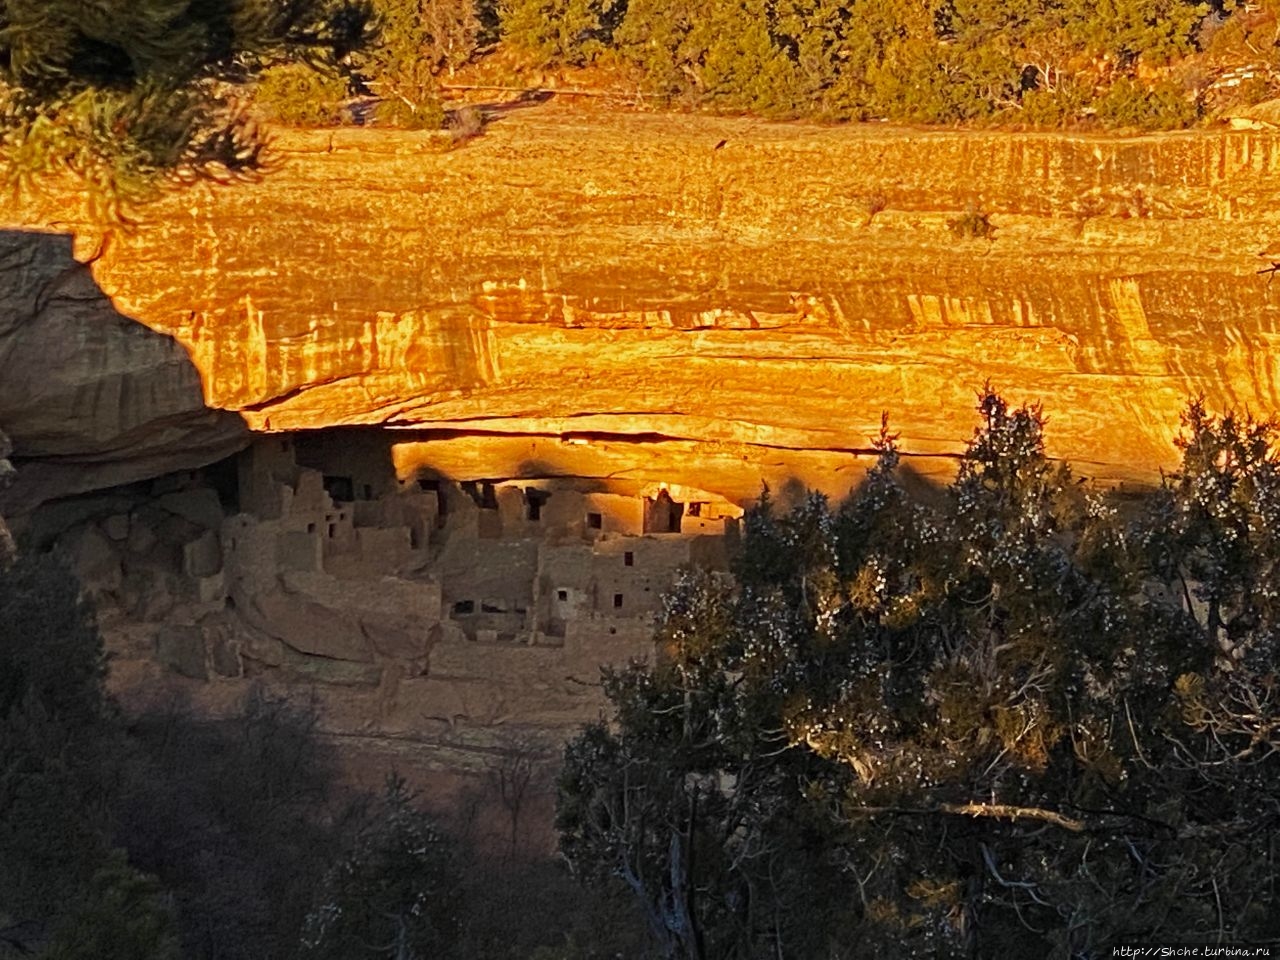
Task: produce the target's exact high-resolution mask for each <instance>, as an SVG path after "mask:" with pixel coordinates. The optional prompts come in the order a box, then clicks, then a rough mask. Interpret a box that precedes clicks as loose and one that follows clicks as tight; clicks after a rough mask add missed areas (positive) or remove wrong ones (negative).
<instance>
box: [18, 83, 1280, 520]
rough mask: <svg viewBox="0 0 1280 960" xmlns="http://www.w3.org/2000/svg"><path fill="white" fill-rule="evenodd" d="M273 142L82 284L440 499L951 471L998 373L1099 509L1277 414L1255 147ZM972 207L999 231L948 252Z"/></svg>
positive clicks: (241, 393) (635, 138)
mask: <svg viewBox="0 0 1280 960" xmlns="http://www.w3.org/2000/svg"><path fill="white" fill-rule="evenodd" d="M720 140H725V141H726V142H725V144H724V146H723V147H722V148H720V149H714V148H715V146H716V144H717V143H718V142H719V141H720ZM278 148H279V149H278V152H279V156H280V158H281V160H282V164H281V168H280V169H279V170H278V171H277V172H275V173H273V174H272V175H271V176H270V177H268V178H267V179H266V180H265V181H264V182H263V183H261V184H258V185H249V186H243V185H241V186H236V187H233V188H207V187H198V188H195V189H193V190H189V191H186V192H183V193H181V194H180V195H176V196H174V197H173V198H171V199H170V200H167V201H165V202H164V203H163V204H161V205H160V206H159V207H155V208H150V209H148V211H147V222H146V223H145V224H144V225H143V226H142V227H141V228H140V229H138V230H137V231H135V232H133V233H131V234H127V235H123V234H122V235H119V236H116V237H115V238H113V241H112V242H111V243H109V244H108V245H107V249H106V253H105V255H104V256H103V257H102V258H101V259H100V260H99V261H98V262H97V263H95V264H94V265H93V274H94V277H95V278H96V280H97V281H98V283H99V284H100V285H101V286H102V288H103V289H104V290H106V291H107V293H108V294H109V295H110V296H111V297H112V299H113V300H114V303H115V305H116V307H117V308H118V309H119V310H121V311H122V312H123V313H125V314H126V315H128V316H131V317H134V318H136V319H138V320H140V321H141V322H143V323H145V324H146V325H147V326H149V327H151V328H152V329H153V330H156V331H159V332H162V333H165V334H171V335H173V336H174V337H175V338H176V339H177V340H178V341H179V342H180V343H182V344H183V345H184V346H186V348H187V349H188V350H189V352H190V354H191V356H192V358H193V360H194V361H195V364H196V366H197V368H198V369H199V371H200V373H201V376H202V378H203V383H204V391H205V397H206V400H207V402H208V403H209V404H210V405H212V406H214V407H220V408H224V409H227V410H234V411H238V412H239V413H240V414H241V415H242V416H243V417H244V418H245V420H246V421H247V422H248V424H249V425H250V426H251V427H252V428H253V429H255V430H270V431H282V430H295V429H302V428H315V427H324V426H333V425H339V424H386V425H390V426H394V427H401V428H406V429H415V430H423V431H428V432H427V433H422V434H418V435H416V436H415V437H414V439H415V440H436V441H438V442H437V443H434V444H428V445H426V446H420V447H418V450H419V452H420V455H421V456H420V459H421V461H422V464H423V465H427V466H433V467H435V468H437V469H439V470H440V471H441V472H443V473H447V474H448V475H451V476H454V477H457V478H461V479H468V478H479V477H519V476H525V475H529V476H533V475H547V474H556V473H568V474H575V475H580V476H604V475H611V476H622V475H625V476H626V477H627V478H629V479H634V480H637V481H640V482H645V481H656V480H662V481H671V482H677V483H689V484H691V485H694V486H697V487H699V488H702V489H706V490H710V491H713V492H715V493H718V494H720V495H723V496H725V497H728V498H730V499H734V500H737V501H740V502H741V501H744V500H746V499H749V498H751V497H753V496H755V495H756V494H757V493H758V491H759V489H760V483H761V482H762V481H769V482H770V483H773V484H779V483H785V482H786V481H787V480H788V479H792V478H794V479H798V480H800V481H801V482H803V483H806V484H809V485H812V486H817V487H820V488H822V489H825V490H828V491H831V492H839V491H841V490H844V489H847V488H848V487H849V485H850V484H851V483H852V482H854V481H856V478H857V477H858V476H859V475H860V474H861V472H862V469H863V468H864V467H865V465H866V463H867V462H868V459H867V455H866V451H867V448H868V446H869V444H868V438H869V437H870V436H871V435H873V434H874V433H875V432H876V430H877V428H878V425H879V420H880V415H881V411H883V410H888V411H889V413H890V415H891V418H892V424H893V427H894V429H895V430H897V431H899V432H900V433H901V435H902V436H901V443H902V446H903V447H904V449H905V451H906V452H907V453H908V454H909V455H910V454H916V455H920V457H921V459H920V460H919V461H917V467H918V468H919V469H922V470H924V471H925V472H945V471H946V470H947V469H948V463H949V459H948V458H947V457H946V456H943V457H938V455H951V454H955V453H956V452H957V451H959V450H960V449H962V448H963V444H964V442H965V440H966V439H967V437H968V436H969V435H970V433H971V430H972V425H973V419H974V418H973V411H972V406H973V398H974V394H975V391H977V390H978V389H979V388H980V387H981V386H982V384H983V382H984V381H986V380H988V379H989V380H990V381H991V382H992V383H993V384H994V385H995V386H996V387H997V388H998V389H999V390H1000V391H1002V392H1003V393H1004V394H1005V396H1006V397H1007V398H1008V399H1010V400H1012V401H1015V402H1016V401H1022V400H1032V401H1040V402H1042V403H1043V404H1044V406H1045V409H1046V411H1047V412H1048V414H1049V417H1050V423H1049V435H1048V440H1049V446H1050V451H1051V453H1053V454H1054V455H1057V456H1061V457H1065V458H1068V459H1069V460H1071V461H1072V463H1073V464H1074V466H1075V467H1076V469H1077V470H1078V471H1079V472H1081V473H1083V474H1085V475H1088V476H1091V477H1095V478H1097V479H1099V480H1101V481H1104V482H1105V481H1122V480H1129V481H1139V482H1147V481H1151V480H1153V479H1154V478H1156V477H1157V476H1158V471H1159V469H1160V468H1161V467H1162V466H1168V465H1169V464H1170V463H1171V462H1172V458H1173V454H1174V449H1173V447H1172V445H1171V439H1172V437H1173V435H1174V433H1175V431H1176V428H1177V419H1178V412H1179V410H1180V408H1181V407H1182V406H1183V405H1184V403H1185V400H1186V398H1187V397H1188V396H1190V395H1193V394H1201V393H1202V394H1204V395H1205V396H1206V397H1207V398H1208V400H1209V402H1210V403H1211V404H1212V405H1213V406H1215V407H1225V406H1234V407H1237V408H1243V407H1248V408H1249V409H1251V410H1253V411H1255V412H1266V411H1271V410H1273V409H1277V408H1280V396H1278V395H1277V390H1276V361H1275V354H1274V352H1273V349H1272V348H1273V343H1274V340H1275V337H1276V332H1275V331H1276V323H1277V316H1278V314H1277V309H1278V305H1280V287H1277V288H1273V287H1272V286H1270V285H1269V284H1268V282H1267V278H1266V277H1260V276H1258V275H1257V274H1256V273H1255V271H1256V270H1257V268H1258V267H1260V266H1265V265H1266V263H1263V262H1261V261H1259V260H1258V257H1257V252H1258V251H1259V250H1261V249H1263V247H1264V246H1266V245H1267V243H1268V241H1269V240H1270V239H1272V237H1273V235H1274V234H1276V233H1280V213H1277V210H1280V206H1278V205H1277V203H1276V201H1277V199H1280V187H1278V186H1277V184H1280V180H1277V176H1276V175H1277V173H1278V172H1280V170H1278V168H1280V139H1277V137H1275V136H1274V135H1271V134H1266V133H1255V132H1248V133H1224V132H1215V133H1188V134H1176V135H1165V136H1158V137H1144V138H1134V139H1118V138H1090V137H1079V136H1066V135H1058V134H1026V135H1009V134H1001V135H987V134H983V133H973V132H963V133H961V132H918V131H911V130H901V129H898V130H890V129H885V128H880V127H877V126H869V125H862V126H851V127H839V128H821V127H815V126H799V125H782V124H767V123H756V122H752V121H745V120H724V119H721V120H716V119H707V118H689V117H672V116H664V117H659V116H645V115H624V116H593V115H587V116H574V115H570V114H568V113H564V112H557V108H555V107H554V106H552V107H547V108H539V109H530V110H527V111H513V112H511V113H510V114H507V115H506V116H504V117H503V118H502V119H501V120H499V121H498V122H496V123H494V124H492V125H491V126H490V127H489V128H488V129H487V131H486V133H485V135H484V136H483V137H482V138H480V139H478V140H475V141H473V142H470V143H468V144H467V145H465V146H463V147H460V148H457V149H453V150H446V149H443V147H442V146H441V142H440V140H439V139H438V137H433V136H432V135H429V134H412V133H396V132H382V131H371V130H342V131H334V132H314V133H289V134H283V135H281V137H280V140H279V143H278ZM966 210H970V211H972V212H975V213H978V214H984V213H985V214H989V215H990V223H991V224H992V225H993V226H994V228H995V233H994V238H993V239H990V240H988V239H980V238H979V239H974V238H970V237H966V236H964V235H963V232H962V231H958V230H952V229H949V227H948V223H949V221H952V220H955V219H957V218H960V217H961V216H962V215H963V214H964V213H965V211H966ZM52 215H53V208H52V207H50V208H49V209H47V210H44V211H43V212H42V211H39V210H34V209H33V210H29V211H27V213H26V214H24V216H26V217H27V218H28V220H29V219H30V218H31V217H39V216H44V217H45V218H46V219H51V218H52ZM958 233H959V234H960V235H957V234H958ZM96 245H97V240H96V238H95V237H92V236H86V237H83V238H82V240H81V246H82V247H83V248H84V250H85V252H86V253H88V252H91V251H92V249H93V248H94V247H95V246H96Z"/></svg>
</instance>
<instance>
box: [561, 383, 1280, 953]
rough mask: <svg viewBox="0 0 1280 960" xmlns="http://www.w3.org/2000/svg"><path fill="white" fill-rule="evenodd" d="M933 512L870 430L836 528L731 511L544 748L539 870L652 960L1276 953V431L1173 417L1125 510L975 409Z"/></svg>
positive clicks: (1037, 436) (1014, 421)
mask: <svg viewBox="0 0 1280 960" xmlns="http://www.w3.org/2000/svg"><path fill="white" fill-rule="evenodd" d="M980 412H981V417H982V425H981V427H980V428H979V429H978V430H977V431H976V433H975V435H974V437H973V439H972V441H971V442H970V444H969V447H968V451H967V452H966V454H965V455H964V458H963V460H962V462H961V464H960V469H959V475H958V477H957V479H956V481H955V482H954V484H952V485H951V487H950V488H949V490H948V491H947V495H946V497H945V502H944V503H942V504H941V505H929V504H925V503H921V502H917V501H915V500H913V499H912V498H911V497H910V496H908V495H907V493H906V491H905V490H904V488H903V486H902V483H901V479H900V476H899V469H898V452H897V448H896V444H895V442H894V439H893V437H892V436H891V435H889V434H888V432H887V430H886V431H885V432H883V433H882V434H881V436H880V438H879V441H878V446H879V448H880V459H879V464H878V466H877V467H876V468H875V469H874V470H872V472H871V473H870V475H869V476H868V478H867V480H866V482H865V484H864V486H863V487H862V488H861V489H860V490H859V491H858V492H857V493H856V495H854V496H853V497H852V498H851V499H850V500H849V502H847V503H846V504H844V505H843V506H842V507H841V508H840V509H838V510H833V509H831V508H830V507H829V505H828V504H827V502H826V500H825V499H824V498H823V497H821V496H819V495H812V496H810V497H809V498H808V499H807V500H806V501H804V502H803V503H802V504H800V505H799V506H798V507H796V508H795V509H794V510H792V511H791V512H790V513H787V514H782V515H779V514H776V513H775V512H774V511H773V510H771V509H770V508H769V506H768V505H767V504H766V505H765V507H764V508H762V509H761V510H759V511H757V512H755V513H754V514H751V515H749V516H748V519H747V523H746V536H745V538H744V543H743V550H742V555H741V561H740V563H739V565H738V569H737V584H736V586H732V587H731V586H730V585H728V584H726V583H723V582H719V581H717V580H715V579H711V578H708V577H706V576H700V575H690V576H687V577H686V578H685V579H684V580H683V582H682V583H681V584H680V585H679V589H677V591H676V592H675V594H674V595H673V596H672V597H671V598H670V599H669V601H668V604H667V608H666V613H665V617H664V619H663V621H662V624H661V627H660V630H659V633H658V640H659V655H658V659H657V662H656V663H654V664H652V665H648V666H646V665H635V666H632V667H631V668H629V669H623V670H617V671H612V672H608V673H606V677H605V689H606V692H607V694H608V696H609V699H610V701H611V703H612V706H613V716H612V719H611V721H610V722H609V723H607V724H599V725H595V726H592V727H590V728H588V729H587V730H585V731H584V732H583V733H582V734H581V735H580V736H579V737H578V738H577V739H575V740H574V741H573V742H572V743H571V744H570V745H569V746H568V748H567V750H566V754H565V768H564V773H563V778H562V781H561V800H560V807H559V826H560V829H561V831H562V849H563V851H564V852H565V854H566V855H567V856H568V858H569V859H570V861H571V862H572V863H573V864H574V865H575V867H576V869H577V870H578V871H579V872H580V874H581V875H582V876H583V877H584V878H587V879H594V880H606V881H610V882H614V883H617V884H618V885H619V886H620V887H622V888H625V889H629V890H630V891H631V892H632V893H633V894H634V896H635V897H636V898H637V899H638V900H639V901H640V902H642V903H643V904H644V906H645V908H646V910H647V913H648V916H649V921H650V926H651V928H652V929H653V931H654V933H655V935H656V939H657V941H658V943H659V944H660V945H661V948H662V954H663V955H664V956H666V957H668V958H682V960H729V958H735V960H747V958H757V957H758V958H764V957H775V956H787V957H790V956H806V957H818V956H821V957H828V958H844V957H848V958H855V957H866V956H876V957H883V958H886V960H905V958H921V960H923V958H932V960H937V958H956V960H959V958H961V957H964V958H993V960H994V958H1006V957H1033V956H1042V957H1046V958H1063V960H1067V958H1101V957H1109V956H1112V953H1111V949H1112V947H1113V946H1114V945H1116V944H1117V943H1125V942H1129V943H1132V942H1136V941H1149V942H1150V941H1154V942H1161V943H1171V942H1182V941H1184V940H1192V941H1204V942H1223V941H1258V942H1275V941H1276V940H1277V938H1280V913H1277V912H1276V910H1275V908H1274V904H1275V903H1276V902H1277V895H1278V891H1277V890H1276V886H1275V885H1276V878H1277V876H1280V863H1277V855H1278V853H1277V847H1276V837H1277V835H1278V831H1280V702H1277V701H1278V700H1280V686H1278V685H1277V683H1276V662H1277V654H1278V653H1280V649H1278V648H1280V534H1278V533H1277V531H1280V462H1278V461H1277V458H1276V455H1275V449H1276V442H1277V440H1278V439H1280V434H1278V433H1277V429H1276V426H1275V424H1273V423H1270V422H1266V423H1259V422H1255V421H1252V420H1249V419H1247V418H1246V419H1241V418H1235V417H1230V416H1228V417H1223V418H1216V417H1212V416H1209V415H1208V414H1207V413H1206V412H1205V410H1204V409H1203V407H1202V406H1201V405H1199V404H1193V405H1192V406H1191V407H1190V409H1189V411H1188V413H1187V414H1186V418H1185V422H1184V431H1183V436H1182V440H1181V446H1182V450H1183V463H1182V468H1181V470H1180V472H1179V473H1178V474H1176V475H1174V476H1172V477H1170V478H1169V480H1168V482H1167V483H1166V484H1165V486H1164V487H1163V489H1161V490H1160V491H1159V492H1158V493H1157V494H1155V495H1154V496H1153V497H1152V498H1150V500H1149V502H1147V503H1145V504H1142V505H1138V504H1134V503H1132V502H1130V503H1128V504H1127V505H1124V509H1125V510H1126V512H1127V513H1128V514H1129V518H1128V519H1126V518H1125V517H1124V516H1122V515H1121V514H1120V513H1118V512H1117V504H1116V503H1115V502H1109V501H1108V500H1106V499H1103V498H1101V497H1099V496H1096V495H1091V494H1088V493H1086V492H1085V491H1084V490H1083V489H1082V488H1081V487H1080V486H1079V485H1078V484H1077V483H1076V482H1075V481H1074V479H1073V478H1072V477H1071V475H1070V472H1069V471H1068V470H1067V469H1066V468H1065V467H1064V466H1062V465H1059V464H1055V463H1053V462H1051V461H1050V460H1048V459H1047V458H1046V456H1045V453H1044V447H1043V442H1042V437H1043V427H1044V419H1043V417H1042V416H1041V414H1040V411H1039V410H1038V409H1035V408H1020V409H1012V408H1010V407H1008V406H1007V405H1006V404H1005V403H1004V402H1003V401H1002V400H1001V399H1000V398H999V397H997V396H995V395H994V394H992V393H989V392H988V393H986V394H984V395H983V396H982V398H981V401H980Z"/></svg>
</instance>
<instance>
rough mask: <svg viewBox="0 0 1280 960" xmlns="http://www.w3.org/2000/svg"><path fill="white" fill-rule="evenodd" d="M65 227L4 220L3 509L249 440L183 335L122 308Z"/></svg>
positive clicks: (171, 467)
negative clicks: (213, 405)
mask: <svg viewBox="0 0 1280 960" xmlns="http://www.w3.org/2000/svg"><path fill="white" fill-rule="evenodd" d="M91 266H92V261H88V262H82V261H79V260H77V259H76V258H75V256H74V254H73V237H72V236H71V235H70V234H65V233H45V232H39V231H32V230H0V431H3V432H4V433H6V434H8V436H9V437H10V439H11V440H12V441H13V453H12V455H11V459H12V461H13V465H14V466H15V467H16V468H17V477H16V480H15V482H14V484H13V485H12V486H11V487H9V488H8V489H7V490H5V491H3V492H0V514H6V513H7V514H18V513H24V512H27V511H29V510H30V509H32V508H33V507H35V506H36V505H38V504H39V503H42V502H44V501H47V500H52V499H56V498H59V497H65V496H69V495H72V494H77V493H84V492H88V491H91V490H98V489H102V488H105V487H112V486H117V485H120V484H123V483H129V482H132V481H135V480H140V479H146V478H150V477H155V476H158V475H160V474H163V473H168V472H172V471H175V470H188V469H194V468H197V467H201V466H204V465H206V464H209V463H213V462H214V461H216V460H220V459H222V458H224V457H226V456H228V455H230V454H232V453H234V452H235V451H237V450H239V449H241V448H242V447H244V446H245V445H246V444H247V443H248V441H249V436H250V435H249V431H248V428H247V426H246V425H245V423H244V421H243V420H242V419H241V417H240V416H239V415H238V414H234V413H230V412H227V411H222V410H213V409H210V408H209V407H207V406H205V403H204V395H203V391H202V389H201V382H200V371H199V370H198V369H197V368H196V366H195V365H194V364H193V363H192V361H191V358H190V357H189V356H188V354H187V352H186V350H185V349H184V348H183V347H182V345H181V344H179V343H178V342H177V341H176V340H174V339H173V338H172V337H169V336H166V335H164V334H159V333H156V332H155V331H153V330H151V329H150V328H148V327H146V326H145V325H143V324H142V323H140V322H138V321H136V320H133V319H131V318H130V317H127V316H125V315H123V314H122V313H120V312H119V311H118V310H116V308H115V306H114V304H113V303H112V302H111V299H110V297H108V296H107V294H106V293H105V292H104V291H103V290H102V289H101V288H100V287H98V285H97V283H96V281H95V280H94V278H93V274H92V272H91Z"/></svg>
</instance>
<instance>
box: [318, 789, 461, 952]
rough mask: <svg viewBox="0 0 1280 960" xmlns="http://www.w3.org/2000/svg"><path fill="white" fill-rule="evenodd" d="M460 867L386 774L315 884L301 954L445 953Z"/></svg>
mask: <svg viewBox="0 0 1280 960" xmlns="http://www.w3.org/2000/svg"><path fill="white" fill-rule="evenodd" d="M458 881H459V877H458V869H457V866H456V864H455V862H454V856H453V850H452V847H451V845H450V843H449V842H448V841H447V840H446V838H445V837H444V835H443V834H441V833H440V831H439V830H438V829H437V827H436V826H435V824H434V823H433V822H432V821H431V819H430V818H429V817H428V816H427V815H426V814H424V813H423V812H422V811H420V810H418V809H417V808H416V807H415V806H414V805H413V797H412V795H411V794H410V793H409V791H408V789H407V788H406V786H405V782H404V780H403V779H401V778H399V777H395V776H392V777H390V778H388V780H387V787H386V791H385V793H384V795H383V797H382V799H381V803H380V804H379V805H378V809H377V810H376V811H375V812H374V813H373V814H372V815H371V816H370V817H369V819H368V820H367V821H366V823H365V825H364V827H363V828H362V829H361V830H360V832H359V834H358V835H357V837H356V839H355V843H354V844H353V846H352V849H351V851H350V852H349V853H348V854H347V856H346V857H345V858H343V859H342V860H341V861H340V862H338V863H337V864H336V865H335V866H334V867H333V869H331V870H330V871H329V873H328V875H327V876H326V877H325V880H324V883H323V884H322V885H321V888H320V891H319V894H318V901H317V903H316V905H315V907H314V909H313V910H312V912H311V914H310V915H309V916H308V917H307V922H306V927H305V929H304V931H303V937H302V946H303V951H302V952H303V956H306V957H315V958H318V960H320V958H329V960H357V958H359V957H386V958H387V960H428V958H432V957H440V956H446V955H447V954H448V952H449V950H450V948H451V947H452V946H453V944H454V941H455V940H456V939H457V935H458V927H459V923H458V910H459V906H460V903H459V898H458V885H459V884H458Z"/></svg>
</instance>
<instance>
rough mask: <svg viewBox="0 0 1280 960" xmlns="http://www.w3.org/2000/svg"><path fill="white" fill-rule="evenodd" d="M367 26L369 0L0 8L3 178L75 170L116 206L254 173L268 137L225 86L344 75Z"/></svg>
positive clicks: (192, 0) (13, 2)
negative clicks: (179, 185)
mask: <svg viewBox="0 0 1280 960" xmlns="http://www.w3.org/2000/svg"><path fill="white" fill-rule="evenodd" d="M370 21H371V12H370V7H369V5H368V4H367V2H365V0H100V2H86V0H0V158H2V160H3V167H0V171H2V172H3V173H4V175H5V176H6V178H7V179H9V180H10V181H11V182H18V183H22V182H25V181H29V180H31V179H32V178H35V177H39V176H42V175H45V174H48V173H50V172H52V171H56V170H59V169H62V170H68V171H71V172H73V173H75V174H77V175H78V176H80V177H82V178H84V179H85V180H86V181H88V182H89V183H90V185H91V186H93V187H94V188H95V190H96V192H97V193H98V195H99V196H102V197H106V198H109V199H110V201H111V202H112V203H120V202H125V203H128V202H130V201H136V200H139V199H144V198H146V197H148V196H151V195H153V194H154V192H155V191H156V189H157V187H158V186H159V185H161V184H162V183H164V182H166V181H174V180H177V181H188V182H189V181H194V180H198V179H215V180H222V179H232V178H235V177H239V176H244V175H247V174H252V173H253V172H255V171H257V170H258V169H260V168H261V166H262V164H263V146H264V141H263V137H262V135H261V134H260V132H259V131H258V129H257V127H256V126H255V124H254V123H253V122H252V120H251V119H250V117H249V116H248V114H247V113H246V111H245V110H244V108H243V106H242V105H241V104H240V103H238V102H237V100H236V99H235V98H234V97H233V96H232V95H230V94H229V93H228V88H227V81H235V80H241V79H243V78H245V77H246V76H248V75H251V74H252V73H253V72H254V71H255V70H257V69H258V68H260V67H262V66H264V65H267V64H270V63H272V62H273V61H276V60H280V59H291V60H305V61H308V62H312V63H315V64H317V65H318V64H322V63H325V62H328V63H333V62H335V61H337V60H340V59H342V58H343V57H345V56H346V55H347V54H348V53H349V52H351V51H352V50H353V49H356V48H358V47H359V46H361V45H362V44H364V43H365V42H366V41H367V40H368V38H369V31H370Z"/></svg>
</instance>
